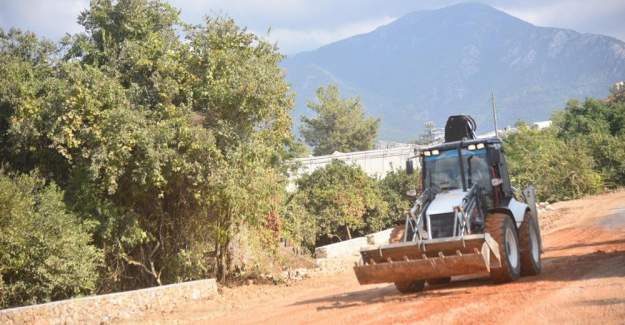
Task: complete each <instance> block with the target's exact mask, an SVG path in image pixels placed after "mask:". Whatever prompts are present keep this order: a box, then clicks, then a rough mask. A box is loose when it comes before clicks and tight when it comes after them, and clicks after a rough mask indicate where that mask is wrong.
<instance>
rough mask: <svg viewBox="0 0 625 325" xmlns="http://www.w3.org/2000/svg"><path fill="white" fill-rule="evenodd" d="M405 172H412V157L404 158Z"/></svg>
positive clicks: (409, 173)
mask: <svg viewBox="0 0 625 325" xmlns="http://www.w3.org/2000/svg"><path fill="white" fill-rule="evenodd" d="M406 174H408V175H412V174H414V163H413V162H412V159H408V160H406Z"/></svg>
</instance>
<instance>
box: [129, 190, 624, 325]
mask: <svg viewBox="0 0 625 325" xmlns="http://www.w3.org/2000/svg"><path fill="white" fill-rule="evenodd" d="M554 208H555V211H553V212H550V213H546V214H545V215H544V216H542V217H541V228H542V231H543V238H544V239H543V240H544V254H543V272H542V273H541V275H539V276H534V277H524V278H521V280H519V281H517V282H514V283H508V284H502V285H495V284H492V283H491V282H489V280H488V279H473V280H463V281H454V282H452V283H451V284H448V285H441V286H435V287H431V288H427V289H426V290H425V291H424V292H422V293H417V294H410V295H401V294H399V293H398V292H397V291H396V290H395V288H394V286H393V285H388V284H383V285H369V286H360V285H358V283H357V282H356V279H355V277H354V275H353V274H352V273H351V272H344V273H341V274H336V275H332V276H324V277H317V278H312V279H307V280H304V281H301V282H298V283H296V284H294V285H292V286H270V285H252V286H243V287H238V288H233V289H230V288H224V289H223V291H222V295H221V296H220V297H218V298H216V299H214V300H211V301H203V302H197V303H192V304H188V305H182V306H180V307H179V308H177V309H175V310H174V311H173V312H171V313H160V314H159V313H154V314H152V315H149V316H148V317H147V318H146V319H143V320H141V321H143V322H153V323H172V322H175V323H202V324H205V323H215V324H246V323H270V324H273V323H320V324H324V323H326V324H327V323H332V324H334V323H371V324H380V323H383V324H386V323H393V324H395V323H436V324H439V323H463V324H464V323H476V324H477V323H511V324H517V323H530V324H533V323H563V322H566V323H602V324H623V323H625V192H623V191H620V192H615V193H610V194H604V195H599V196H594V197H589V198H585V199H582V200H576V201H568V202H561V203H558V204H555V205H554ZM135 321H139V320H135Z"/></svg>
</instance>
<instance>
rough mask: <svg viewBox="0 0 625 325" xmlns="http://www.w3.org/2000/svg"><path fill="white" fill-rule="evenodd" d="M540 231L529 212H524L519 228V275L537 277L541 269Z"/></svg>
mask: <svg viewBox="0 0 625 325" xmlns="http://www.w3.org/2000/svg"><path fill="white" fill-rule="evenodd" d="M540 241H541V238H540V229H539V228H538V222H536V218H534V217H533V216H532V213H531V212H530V211H526V212H525V216H524V218H523V223H522V224H521V227H520V228H519V248H520V249H521V275H523V276H527V275H538V274H540V271H541V269H542V260H541V257H540Z"/></svg>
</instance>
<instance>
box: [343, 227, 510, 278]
mask: <svg viewBox="0 0 625 325" xmlns="http://www.w3.org/2000/svg"><path fill="white" fill-rule="evenodd" d="M488 236H489V235H488V234H484V235H469V236H465V238H464V239H463V240H459V239H457V240H454V239H453V238H451V239H434V240H428V241H424V242H421V243H396V244H390V245H384V246H381V247H376V248H374V249H369V250H362V251H361V255H362V260H363V262H364V263H363V264H361V265H357V266H355V267H354V271H355V273H356V277H357V278H358V281H359V282H360V283H361V284H370V283H384V282H397V281H416V280H428V279H436V278H443V277H449V276H456V275H465V274H474V273H481V272H489V271H490V268H491V267H500V265H501V264H500V261H499V252H498V250H497V248H494V249H493V248H492V247H491V245H492V243H491V242H489V239H490V238H486V237H488ZM491 240H492V239H491ZM426 249H427V250H426Z"/></svg>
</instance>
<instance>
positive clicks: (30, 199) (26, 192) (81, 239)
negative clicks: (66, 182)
mask: <svg viewBox="0 0 625 325" xmlns="http://www.w3.org/2000/svg"><path fill="white" fill-rule="evenodd" d="M0 211H2V213H0V233H2V236H0V288H1V289H2V290H0V307H9V306H16V305H21V304H34V303H41V302H46V301H50V300H56V299H64V298H70V297H73V296H76V295H80V294H90V293H92V292H94V291H95V289H96V284H97V276H98V273H97V271H96V267H98V266H99V265H100V263H101V253H100V251H99V250H98V249H97V248H95V247H94V246H93V245H92V244H91V235H90V230H91V228H92V225H91V224H90V223H85V222H81V221H80V219H79V218H78V217H77V216H76V215H75V214H73V213H71V212H70V211H69V210H68V209H67V208H66V206H65V204H64V203H63V193H62V192H61V191H60V190H59V188H58V187H57V186H56V185H55V184H54V183H52V184H50V185H45V182H44V180H43V179H41V178H39V177H36V176H29V175H7V174H5V173H4V172H2V171H0Z"/></svg>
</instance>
